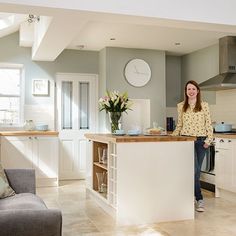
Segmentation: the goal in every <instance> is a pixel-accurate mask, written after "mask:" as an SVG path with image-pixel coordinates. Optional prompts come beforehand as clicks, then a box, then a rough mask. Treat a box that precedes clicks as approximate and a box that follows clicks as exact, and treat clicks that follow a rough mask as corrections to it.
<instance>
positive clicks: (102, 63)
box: [98, 48, 108, 131]
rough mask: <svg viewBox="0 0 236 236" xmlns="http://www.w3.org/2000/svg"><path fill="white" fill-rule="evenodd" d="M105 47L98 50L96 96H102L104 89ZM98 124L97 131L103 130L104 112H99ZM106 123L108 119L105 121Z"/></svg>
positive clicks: (104, 125) (104, 123)
mask: <svg viewBox="0 0 236 236" xmlns="http://www.w3.org/2000/svg"><path fill="white" fill-rule="evenodd" d="M106 66H107V63H106V48H104V49H102V50H101V51H100V52H99V80H98V96H99V98H101V97H103V96H104V92H105V91H106ZM98 118H99V119H98V120H99V125H98V131H104V130H105V128H106V125H108V124H106V113H105V112H104V111H103V112H99V115H98ZM107 123H108V121H107Z"/></svg>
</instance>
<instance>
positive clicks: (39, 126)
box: [35, 124, 48, 131]
mask: <svg viewBox="0 0 236 236" xmlns="http://www.w3.org/2000/svg"><path fill="white" fill-rule="evenodd" d="M35 130H37V131H47V130H48V125H46V124H37V125H35Z"/></svg>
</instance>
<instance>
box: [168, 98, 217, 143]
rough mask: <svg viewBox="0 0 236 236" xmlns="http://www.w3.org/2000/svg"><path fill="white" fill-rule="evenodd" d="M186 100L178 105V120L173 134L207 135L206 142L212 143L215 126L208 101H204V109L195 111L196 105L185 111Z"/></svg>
mask: <svg viewBox="0 0 236 236" xmlns="http://www.w3.org/2000/svg"><path fill="white" fill-rule="evenodd" d="M183 105H184V102H181V103H179V104H178V105H177V109H178V122H177V126H176V128H175V130H174V132H173V134H172V135H176V136H177V135H188V136H194V137H199V136H200V137H201V136H205V137H206V140H205V143H207V144H210V143H211V142H212V140H213V128H212V125H211V116H210V111H209V106H208V103H207V102H202V103H201V105H202V110H201V111H199V112H194V111H193V109H194V105H193V106H191V105H190V108H188V109H187V111H186V112H183Z"/></svg>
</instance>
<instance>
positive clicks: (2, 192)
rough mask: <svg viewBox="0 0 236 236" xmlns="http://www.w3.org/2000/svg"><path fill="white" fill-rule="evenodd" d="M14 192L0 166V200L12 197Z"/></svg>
mask: <svg viewBox="0 0 236 236" xmlns="http://www.w3.org/2000/svg"><path fill="white" fill-rule="evenodd" d="M14 194H15V191H14V190H13V189H12V188H11V187H10V186H9V183H8V180H7V177H6V174H5V172H4V170H3V168H2V165H1V164H0V198H6V197H10V196H13V195H14Z"/></svg>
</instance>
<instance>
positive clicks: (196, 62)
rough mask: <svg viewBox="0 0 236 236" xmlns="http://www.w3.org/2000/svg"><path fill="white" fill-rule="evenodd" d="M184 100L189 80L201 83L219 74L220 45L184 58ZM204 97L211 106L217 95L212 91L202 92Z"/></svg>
mask: <svg viewBox="0 0 236 236" xmlns="http://www.w3.org/2000/svg"><path fill="white" fill-rule="evenodd" d="M181 71H182V72H181V73H182V79H181V81H182V83H181V87H182V89H181V90H182V98H183V91H184V85H185V83H186V82H187V81H188V80H195V81H196V82H198V83H201V82H203V81H205V80H207V79H209V78H211V77H213V76H215V75H217V74H219V45H218V44H215V45H212V46H210V47H207V48H204V49H201V50H198V51H196V52H193V53H190V54H188V55H185V56H183V57H182V65H181ZM202 95H203V96H202V97H203V99H204V100H205V101H207V102H209V103H210V104H215V102H216V99H215V96H216V93H215V92H212V91H202Z"/></svg>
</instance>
